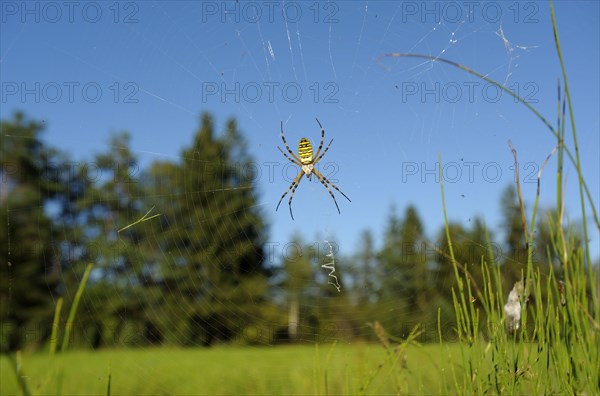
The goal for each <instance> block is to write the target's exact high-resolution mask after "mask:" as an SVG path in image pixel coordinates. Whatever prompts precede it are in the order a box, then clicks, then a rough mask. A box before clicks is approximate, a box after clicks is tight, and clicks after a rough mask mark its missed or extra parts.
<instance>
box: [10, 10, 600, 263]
mask: <svg viewBox="0 0 600 396" xmlns="http://www.w3.org/2000/svg"><path fill="white" fill-rule="evenodd" d="M574 3H575V2H563V1H559V2H558V3H556V15H557V19H558V28H559V34H560V39H561V44H562V49H563V51H564V58H565V61H566V67H567V71H568V77H569V84H570V88H571V92H572V97H573V104H574V110H575V120H576V122H577V128H578V138H579V144H580V148H581V151H580V153H581V158H582V160H583V163H584V165H585V174H586V176H587V182H588V183H589V187H590V189H591V192H592V194H593V196H594V197H595V198H596V204H598V197H599V196H600V191H599V179H600V176H599V169H600V159H599V147H600V137H599V136H600V134H599V130H600V125H599V124H600V122H599V98H598V96H599V92H600V85H599V73H598V70H600V65H599V53H600V51H599V47H600V44H599V37H600V32H599V25H600V23H599V22H600V18H599V5H598V2H597V1H584V2H577V4H574ZM50 4H54V5H47V4H46V3H43V2H31V3H22V2H2V3H1V5H2V16H1V18H2V20H1V22H2V25H1V33H2V34H1V39H0V45H1V48H0V57H1V61H0V62H1V63H0V67H1V80H2V102H1V105H2V110H1V111H0V116H1V117H2V118H3V119H6V118H8V117H10V116H11V114H12V113H13V112H14V111H15V110H22V111H25V113H26V114H27V115H28V116H30V117H33V118H35V119H43V120H44V121H45V123H46V124H47V131H46V133H45V135H44V138H45V139H46V141H47V142H48V143H50V144H52V145H54V146H57V147H59V148H61V149H64V150H66V151H68V152H70V153H71V154H72V155H73V156H74V157H75V158H76V159H78V160H80V161H82V160H88V159H90V158H91V157H92V154H93V153H96V152H99V151H101V150H105V149H106V147H107V146H106V144H107V140H108V137H109V135H110V132H114V131H119V130H127V131H129V132H130V133H131V134H132V136H133V140H132V148H133V149H134V151H135V152H136V153H137V155H138V156H139V159H140V162H141V164H142V165H148V164H149V163H150V162H151V161H153V160H164V159H171V160H174V161H176V160H177V159H178V158H179V155H180V153H181V149H182V148H183V147H184V146H186V145H189V144H190V142H191V138H192V135H193V133H194V131H195V130H196V128H197V127H198V121H199V114H200V112H202V111H209V112H211V113H212V114H214V116H215V117H216V123H217V126H218V128H219V129H220V128H221V127H223V126H224V123H225V121H226V119H227V118H228V117H235V118H236V119H237V120H238V122H239V127H240V129H241V130H242V132H243V133H244V135H245V136H246V137H247V139H248V143H249V150H250V153H251V154H252V155H253V156H254V158H255V159H256V162H257V164H258V166H259V169H260V172H261V174H260V177H258V178H257V180H256V184H257V187H258V191H259V196H258V197H257V200H258V202H259V204H260V205H261V208H262V210H263V212H264V213H265V214H266V217H267V219H268V222H269V225H270V229H269V240H270V242H272V243H275V244H279V246H280V247H279V248H277V249H279V250H276V251H277V252H282V250H281V249H282V247H283V246H285V244H286V243H288V242H289V241H290V238H291V235H292V233H293V232H294V231H301V232H302V234H303V235H305V236H306V237H308V238H309V241H308V242H311V243H312V242H315V241H321V240H322V239H324V238H332V239H335V240H337V241H338V242H339V246H340V249H341V251H342V253H344V254H350V253H352V252H353V251H354V250H355V248H356V246H357V243H358V242H359V240H360V239H359V236H360V232H361V231H362V230H364V229H370V230H372V231H374V235H375V239H376V242H377V243H378V245H380V244H381V242H382V232H383V229H384V226H385V223H386V218H387V216H388V215H389V213H390V208H391V206H392V205H395V206H396V207H397V211H398V213H399V214H401V213H402V212H403V210H404V208H405V207H406V205H408V204H414V205H416V207H417V209H418V211H419V213H420V215H421V216H422V218H423V220H424V222H425V226H426V232H427V233H428V235H429V236H430V237H433V236H434V235H433V234H434V233H436V232H437V231H438V230H439V228H440V226H441V225H442V224H443V221H442V219H443V217H442V207H441V198H440V188H439V183H437V181H436V179H435V176H434V175H433V173H431V170H434V169H435V166H436V163H437V157H438V154H441V156H442V158H443V161H444V162H445V163H448V164H449V166H448V168H447V171H448V180H447V181H446V198H447V209H448V212H449V216H450V219H451V220H457V221H461V222H463V223H464V224H468V222H469V219H471V218H472V217H473V216H475V215H480V216H482V217H483V218H484V219H485V221H486V222H487V224H488V226H489V227H490V228H492V229H497V227H498V226H499V221H500V215H499V198H500V193H501V191H503V190H504V188H505V187H506V186H507V185H508V184H510V183H513V179H514V176H513V175H514V173H513V172H514V171H513V160H512V155H511V152H510V149H509V147H508V145H507V141H508V139H511V140H512V142H513V143H514V145H515V147H516V148H517V150H518V154H519V159H520V161H521V164H520V171H521V181H522V182H523V188H524V196H525V198H526V200H527V202H528V203H530V204H531V203H532V202H533V200H534V198H535V176H536V174H537V171H538V170H539V166H540V165H541V163H542V162H543V160H544V159H545V158H546V156H547V155H548V153H550V151H551V150H552V148H553V147H554V146H555V145H556V141H555V139H554V138H553V137H552V136H551V134H550V132H549V131H548V130H547V128H546V127H545V126H544V125H543V124H542V123H541V122H540V121H539V120H538V119H537V118H536V117H535V116H533V114H531V113H530V112H529V111H527V110H526V109H525V108H524V106H522V105H520V104H517V103H515V101H514V100H513V99H512V98H509V97H507V96H506V95H504V96H503V97H502V98H499V99H498V98H497V97H496V95H497V92H496V90H495V89H493V88H490V87H488V86H487V85H486V84H485V83H483V82H482V81H478V80H477V79H476V78H474V77H473V76H470V75H468V74H466V73H464V72H462V71H460V70H457V69H454V68H452V67H450V66H448V65H444V64H439V63H438V64H436V63H431V62H426V61H422V60H416V59H396V58H394V59H391V58H381V56H382V55H383V54H386V53H390V52H412V53H421V54H428V55H433V56H441V57H444V58H448V59H451V60H453V61H456V62H458V63H461V64H464V65H467V66H469V67H471V68H473V69H475V70H477V71H479V72H481V73H483V74H486V75H488V76H490V77H492V78H494V79H496V80H499V81H501V82H506V84H507V85H508V86H510V87H512V88H513V89H516V90H518V91H519V93H520V94H521V95H522V96H524V97H526V98H528V99H529V100H530V101H531V102H532V104H534V105H535V106H536V107H537V108H538V109H539V111H540V112H541V113H542V114H543V115H545V116H546V117H547V118H548V119H549V120H550V122H552V123H555V122H556V100H557V95H556V91H557V88H556V87H557V78H558V77H559V76H560V75H561V74H560V67H559V63H558V59H557V56H556V52H555V46H554V40H553V35H552V28H551V24H550V11H549V4H548V3H546V2H539V3H537V2H536V3H532V2H523V3H515V2H490V3H477V2H476V3H471V4H473V5H471V6H469V5H468V4H469V3H468V2H467V3H464V2H457V3H433V2H405V3H402V4H399V3H394V2H330V3H318V4H317V3H314V2H307V3H300V2H285V3H269V2H241V1H240V2H239V3H235V2H210V1H209V2H204V3H200V2H191V1H190V2H180V3H174V2H128V3H118V4H117V6H115V3H113V2H107V3H104V2H101V3H77V5H76V6H73V8H72V9H69V8H68V6H67V5H64V4H63V3H61V2H58V3H50ZM57 5H58V7H57ZM469 7H472V8H471V9H470V8H469ZM282 10H285V14H284V15H282ZM36 84H37V85H36ZM25 90H28V92H29V93H26V92H25ZM225 90H228V92H229V93H224V91H225ZM98 93H99V94H98ZM36 95H37V96H36ZM236 95H237V97H236ZM96 99H97V100H96ZM132 101H133V103H130V102H132ZM534 101H537V103H535V102H534ZM315 117H318V118H319V120H320V121H321V123H322V124H323V126H324V127H325V129H326V139H331V138H334V139H335V140H334V143H333V145H332V146H331V149H330V151H329V152H328V153H327V155H326V156H325V158H324V159H323V161H322V162H321V164H322V168H321V170H322V171H323V172H324V173H325V174H326V175H330V174H331V173H334V175H333V176H332V177H331V178H332V179H334V180H335V181H336V184H337V185H338V186H339V187H340V188H341V189H342V190H343V191H344V192H345V193H346V194H347V195H348V196H349V197H350V198H351V199H352V203H349V202H347V201H346V200H345V199H344V198H343V197H342V196H340V195H339V194H336V195H337V197H338V203H339V205H340V209H341V212H342V213H341V215H339V214H338V213H337V211H336V208H335V205H334V203H333V201H332V200H331V198H330V197H329V195H328V194H327V192H326V191H325V189H324V188H323V187H322V186H321V185H319V184H317V183H315V182H307V180H304V181H303V182H302V184H301V185H300V187H299V188H298V190H297V192H296V195H295V198H294V206H293V207H294V214H295V218H296V220H295V221H292V220H291V218H290V216H289V212H288V208H287V199H286V201H285V202H284V203H283V204H282V206H281V208H280V209H279V211H278V212H275V206H276V205H277V202H278V200H279V197H280V196H281V194H282V193H283V191H285V189H286V188H287V187H288V185H289V183H290V181H291V179H292V178H293V176H294V175H295V173H294V172H295V171H296V169H295V168H294V167H287V166H286V167H285V168H284V166H285V165H286V164H287V161H286V160H285V158H283V156H282V155H281V154H280V153H279V152H278V150H277V149H276V146H277V145H281V140H280V137H279V124H280V122H281V121H283V122H284V124H285V131H286V136H287V138H288V142H289V143H290V146H291V147H292V149H293V150H294V151H295V150H296V149H297V142H298V140H299V138H300V137H308V138H309V139H311V140H312V142H313V144H315V145H316V144H318V139H319V134H320V131H319V128H318V125H317V123H316V121H315ZM568 134H569V136H570V132H569V133H568ZM269 164H270V165H269ZM555 165H556V157H554V158H552V159H551V161H550V163H549V165H548V166H547V168H546V169H545V170H544V172H545V173H544V177H543V179H542V195H541V207H542V208H547V207H549V206H551V205H552V204H553V202H554V201H555V177H554V175H553V173H554V172H555ZM283 170H286V171H287V172H288V173H287V175H284V174H283ZM271 172H272V174H271ZM271 175H272V177H271ZM566 191H567V209H569V208H573V209H571V210H569V212H570V214H571V219H573V220H575V221H580V220H581V218H580V217H581V216H580V212H579V210H578V209H577V208H578V204H579V197H578V195H577V180H576V173H575V172H574V169H573V167H572V166H571V165H569V166H568V167H567V187H566ZM529 207H531V205H530V206H529ZM158 211H160V208H158ZM589 220H590V221H591V218H590V219H589ZM590 230H591V231H592V233H591V234H590V236H591V237H592V239H593V242H592V246H593V248H594V256H595V257H597V256H598V252H599V251H600V249H599V243H600V242H599V240H598V234H597V233H594V232H593V229H591V228H590Z"/></svg>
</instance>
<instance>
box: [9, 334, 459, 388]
mask: <svg viewBox="0 0 600 396" xmlns="http://www.w3.org/2000/svg"><path fill="white" fill-rule="evenodd" d="M444 350H445V351H446V352H448V354H453V355H454V356H458V355H459V354H458V347H457V345H456V344H447V345H445V346H444ZM23 360H24V365H25V366H26V369H27V370H26V373H27V377H26V379H25V380H26V382H27V384H28V388H29V389H30V391H31V392H32V394H39V395H50V394H55V390H56V385H57V384H56V379H55V378H54V377H53V375H52V372H49V368H51V367H52V366H53V360H52V358H51V357H50V356H48V355H47V354H45V353H36V354H33V355H28V356H27V355H25V356H24V358H23ZM387 360H388V358H387V357H386V352H385V350H384V349H383V347H382V346H381V345H380V344H362V343H359V344H352V345H342V344H339V343H338V344H336V345H333V344H320V345H319V346H318V347H317V346H316V345H295V346H277V347H226V346H223V347H216V348H210V349H207V348H191V349H183V348H181V349H170V348H156V349H130V350H101V351H70V352H67V353H64V354H61V356H60V364H61V366H62V367H63V368H64V369H65V370H64V378H63V383H62V394H64V395H71V394H79V395H84V394H85V395H91V394H106V388H107V383H108V375H109V371H108V368H109V367H110V373H111V377H112V378H111V394H114V395H120V394H315V393H316V394H357V393H365V394H381V393H384V394H389V393H392V394H395V393H396V388H395V385H394V384H393V383H392V382H390V381H388V379H389V376H390V375H392V373H391V372H390V370H394V373H393V374H394V375H395V374H400V375H401V378H402V379H405V380H406V383H405V384H403V387H406V388H407V389H409V390H410V393H411V394H414V393H425V394H432V393H434V394H437V393H440V391H443V390H442V389H440V384H441V383H442V381H441V376H442V375H444V373H446V375H447V373H449V372H450V370H449V368H450V365H451V362H450V361H449V360H448V358H447V354H446V356H444V357H443V358H441V356H440V349H439V345H426V346H415V345H411V346H408V347H407V349H406V366H405V367H400V366H398V367H395V368H393V369H392V368H391V367H390V366H388V365H386V362H387ZM0 362H1V364H0V366H1V368H0V377H1V381H0V382H1V385H0V393H1V394H3V395H5V394H20V393H21V392H20V390H19V386H18V384H17V382H16V379H15V375H14V373H13V372H12V370H11V369H10V365H9V364H8V358H7V357H5V356H3V357H1V358H0ZM380 365H381V366H382V367H381V373H380V375H377V374H376V373H377V371H378V368H379V366H380ZM50 371H52V370H50ZM370 379H371V383H370V385H369V387H367V388H366V389H363V392H361V390H360V389H361V387H363V386H364V384H366V383H367V382H368V381H369V380H370ZM449 391H450V390H449V389H447V390H446V392H449ZM446 392H443V393H446Z"/></svg>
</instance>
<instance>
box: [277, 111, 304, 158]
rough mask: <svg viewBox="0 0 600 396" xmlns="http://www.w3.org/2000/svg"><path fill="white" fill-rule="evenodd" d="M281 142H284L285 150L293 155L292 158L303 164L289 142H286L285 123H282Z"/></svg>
mask: <svg viewBox="0 0 600 396" xmlns="http://www.w3.org/2000/svg"><path fill="white" fill-rule="evenodd" d="M281 140H283V144H285V148H286V149H287V151H288V153H290V154H291V155H292V158H294V159H295V160H296V161H298V163H302V161H300V158H298V157H297V156H296V154H294V152H293V151H292V150H291V149H290V146H288V144H287V142H286V141H285V135H284V134H283V121H281ZM284 155H285V154H284Z"/></svg>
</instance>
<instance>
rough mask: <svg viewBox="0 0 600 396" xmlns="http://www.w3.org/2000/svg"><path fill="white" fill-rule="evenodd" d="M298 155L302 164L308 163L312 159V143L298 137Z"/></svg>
mask: <svg viewBox="0 0 600 396" xmlns="http://www.w3.org/2000/svg"><path fill="white" fill-rule="evenodd" d="M298 157H300V162H302V163H303V164H310V163H311V162H312V160H313V149H312V144H310V140H308V139H307V138H302V139H300V142H299V143H298Z"/></svg>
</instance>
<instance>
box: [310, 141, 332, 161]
mask: <svg viewBox="0 0 600 396" xmlns="http://www.w3.org/2000/svg"><path fill="white" fill-rule="evenodd" d="M331 143H333V139H331V141H330V142H329V144H328V145H327V147H325V151H323V152H322V153H321V155H319V156H318V157H317V156H315V158H316V159H315V160H314V161H313V165H314V164H316V163H317V162H319V161H321V158H323V156H324V155H325V153H326V152H327V150H329V147H331Z"/></svg>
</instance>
